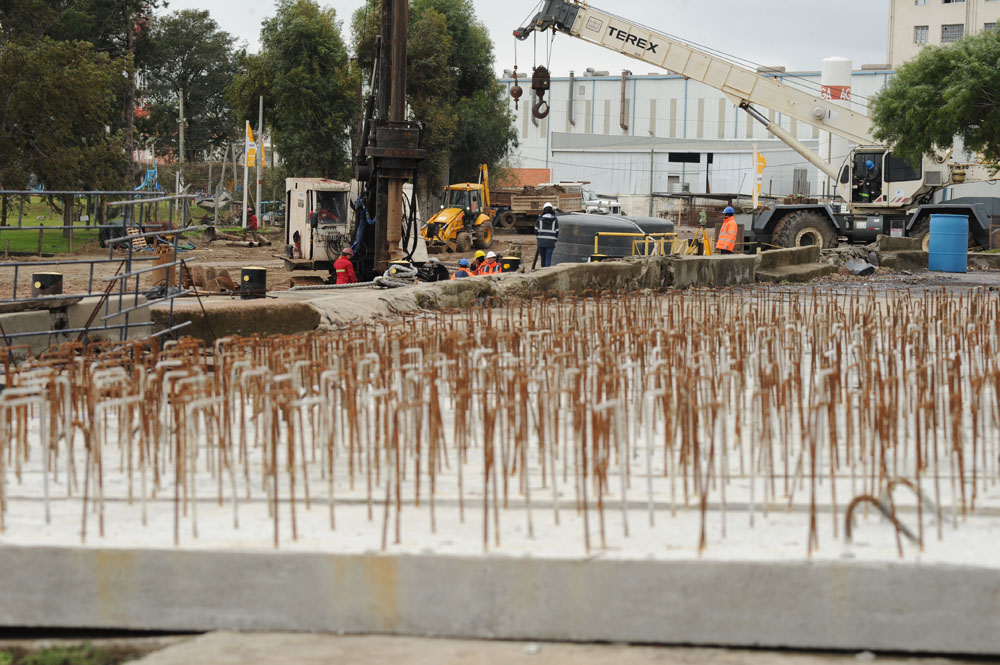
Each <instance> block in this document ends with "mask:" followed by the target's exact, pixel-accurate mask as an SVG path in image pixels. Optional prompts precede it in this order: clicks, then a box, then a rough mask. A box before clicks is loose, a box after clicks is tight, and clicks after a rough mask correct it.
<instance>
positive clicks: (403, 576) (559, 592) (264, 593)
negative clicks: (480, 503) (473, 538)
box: [0, 546, 1000, 655]
mask: <svg viewBox="0 0 1000 665" xmlns="http://www.w3.org/2000/svg"><path fill="white" fill-rule="evenodd" d="M0 571H17V573H16V574H7V575H4V576H3V583H2V584H3V590H4V592H3V593H2V594H0V625H3V626H26V627H63V628H115V629H119V630H121V629H130V630H162V631H204V630H242V631H299V632H331V633H351V634H372V633H379V634H394V635H411V636H432V637H462V638H490V639H522V640H524V639H533V640H552V641H571V642H595V641H597V642H600V641H608V642H630V643H653V644H701V645H714V646H730V647H746V646H752V647H773V648H797V649H847V650H862V649H871V650H876V651H878V650H883V651H906V652H916V653H955V654H992V655H1000V631H998V630H997V626H1000V570H998V569H997V568H995V567H994V568H989V567H982V568H980V567H974V566H947V565H933V566H932V565H921V564H919V563H912V562H899V563H864V562H859V561H851V560H846V561H840V560H836V561H813V562H809V561H788V560H784V559H777V560H773V561H756V562H741V561H703V560H698V559H695V560H687V559H685V560H674V561H655V560H646V559H644V560H615V559H603V558H591V559H577V558H573V559H565V560H563V559H539V558H529V557H504V556H440V555H433V554H427V555H379V554H366V555H338V554H334V553H327V552H312V553H308V552H287V551H283V552H274V551H254V550H250V551H246V550H225V551H212V550H201V551H192V550H137V549H96V548H83V547H18V546H6V547H3V548H0Z"/></svg>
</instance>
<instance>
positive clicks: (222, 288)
mask: <svg viewBox="0 0 1000 665" xmlns="http://www.w3.org/2000/svg"><path fill="white" fill-rule="evenodd" d="M181 278H182V284H183V286H184V288H185V289H189V288H195V289H197V290H198V291H201V292H205V293H235V292H236V291H238V290H239V289H238V287H237V286H236V282H234V281H233V278H232V277H230V276H229V271H227V270H226V269H224V268H218V269H216V268H213V267H212V266H208V267H207V268H203V267H201V266H197V265H195V266H188V265H185V266H184V267H183V272H182V274H181Z"/></svg>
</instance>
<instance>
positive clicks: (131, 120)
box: [125, 15, 136, 184]
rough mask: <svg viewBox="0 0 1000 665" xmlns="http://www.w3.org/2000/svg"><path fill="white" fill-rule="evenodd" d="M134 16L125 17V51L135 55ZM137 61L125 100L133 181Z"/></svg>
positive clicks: (132, 67) (130, 76)
mask: <svg viewBox="0 0 1000 665" xmlns="http://www.w3.org/2000/svg"><path fill="white" fill-rule="evenodd" d="M133 18H134V17H133V16H131V15H128V16H126V17H125V34H126V35H127V37H126V39H127V40H128V43H127V46H126V49H125V52H126V53H127V54H128V55H129V56H132V57H134V56H135V26H134V25H132V24H133V22H134V21H133ZM135 95H136V85H135V62H134V60H130V64H129V72H128V97H127V99H126V100H125V150H126V152H127V153H128V175H127V178H128V180H127V182H128V183H130V184H131V183H132V179H133V177H134V176H135Z"/></svg>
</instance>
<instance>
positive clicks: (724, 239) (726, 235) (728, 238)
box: [715, 206, 739, 254]
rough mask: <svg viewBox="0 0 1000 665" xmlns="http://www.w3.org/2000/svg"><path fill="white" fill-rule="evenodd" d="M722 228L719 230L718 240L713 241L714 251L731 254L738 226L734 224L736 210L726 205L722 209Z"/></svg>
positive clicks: (734, 245) (734, 246) (734, 247)
mask: <svg viewBox="0 0 1000 665" xmlns="http://www.w3.org/2000/svg"><path fill="white" fill-rule="evenodd" d="M722 217H723V219H722V228H721V229H720V230H719V242H717V243H715V251H717V252H718V253H719V254H732V253H733V250H735V249H736V236H737V235H738V234H739V227H738V226H736V211H735V210H733V208H732V206H727V207H726V209H725V210H723V211H722Z"/></svg>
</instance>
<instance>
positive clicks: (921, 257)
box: [879, 250, 928, 270]
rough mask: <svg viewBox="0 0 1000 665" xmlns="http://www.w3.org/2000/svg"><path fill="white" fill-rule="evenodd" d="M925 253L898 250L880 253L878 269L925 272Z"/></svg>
mask: <svg viewBox="0 0 1000 665" xmlns="http://www.w3.org/2000/svg"><path fill="white" fill-rule="evenodd" d="M927 256H928V255H927V252H922V251H915V250H900V251H894V252H882V254H881V255H880V257H879V258H880V263H879V267H881V268H892V269H893V270H927Z"/></svg>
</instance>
